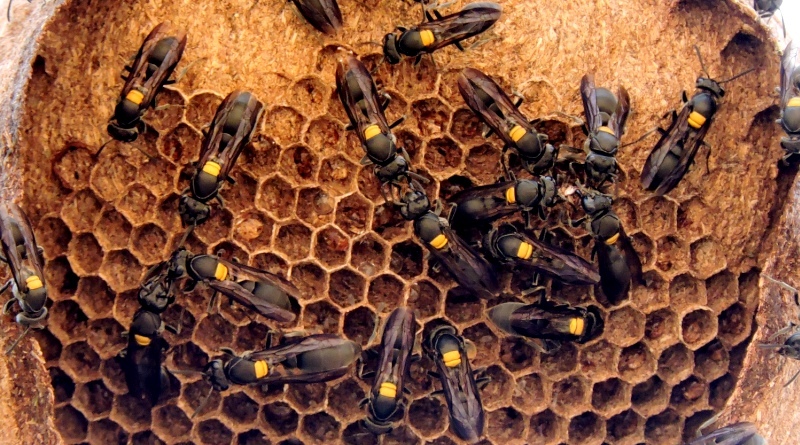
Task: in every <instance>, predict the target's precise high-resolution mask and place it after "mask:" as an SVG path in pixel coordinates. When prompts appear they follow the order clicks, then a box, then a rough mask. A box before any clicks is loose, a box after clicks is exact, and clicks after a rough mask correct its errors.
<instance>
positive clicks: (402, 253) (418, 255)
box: [389, 240, 423, 280]
mask: <svg viewBox="0 0 800 445" xmlns="http://www.w3.org/2000/svg"><path fill="white" fill-rule="evenodd" d="M422 258H423V254H422V247H421V246H420V245H419V244H417V243H415V242H413V241H411V240H409V241H404V242H402V243H399V244H395V245H393V246H392V254H391V256H390V257H389V268H390V269H391V270H392V271H394V272H395V273H396V274H398V275H400V277H402V278H403V279H405V280H410V279H412V278H414V277H416V276H418V275H419V274H421V273H422Z"/></svg>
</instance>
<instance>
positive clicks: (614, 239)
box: [606, 232, 619, 246]
mask: <svg viewBox="0 0 800 445" xmlns="http://www.w3.org/2000/svg"><path fill="white" fill-rule="evenodd" d="M617 241H619V232H617V234H616V235H614V236H612V237H611V238H609V239H607V240H606V244H607V245H609V246H613V245H614V244H616V243H617Z"/></svg>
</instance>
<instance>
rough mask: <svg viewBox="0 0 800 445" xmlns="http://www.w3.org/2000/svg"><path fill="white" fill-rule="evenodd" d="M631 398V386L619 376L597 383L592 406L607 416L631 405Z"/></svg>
mask: <svg viewBox="0 0 800 445" xmlns="http://www.w3.org/2000/svg"><path fill="white" fill-rule="evenodd" d="M630 399H631V386H630V385H629V384H627V383H625V382H623V381H622V380H620V379H617V378H612V379H608V380H606V381H603V382H599V383H595V384H594V387H593V388H592V408H594V409H595V411H596V412H598V413H599V414H602V415H603V416H605V417H609V416H612V415H614V414H617V413H619V412H621V411H622V410H624V409H625V408H627V407H628V406H630Z"/></svg>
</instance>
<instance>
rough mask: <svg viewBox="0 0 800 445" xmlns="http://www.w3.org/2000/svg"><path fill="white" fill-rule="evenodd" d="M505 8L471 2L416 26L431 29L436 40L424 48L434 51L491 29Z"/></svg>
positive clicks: (493, 4)
mask: <svg viewBox="0 0 800 445" xmlns="http://www.w3.org/2000/svg"><path fill="white" fill-rule="evenodd" d="M502 10H503V8H501V7H500V5H498V4H497V3H492V2H478V3H470V4H468V5H467V6H465V7H464V8H463V9H462V10H461V11H459V12H457V13H455V14H450V15H446V16H444V17H442V18H441V19H438V20H433V21H430V22H424V23H421V24H419V25H418V26H416V28H415V29H416V30H418V31H425V30H427V31H431V32H432V33H433V36H434V39H435V40H434V42H433V43H432V44H431V45H430V46H428V47H426V48H425V49H424V51H425V52H427V53H432V52H434V51H436V50H437V49H439V48H443V47H445V46H447V45H452V44H454V43H457V42H460V41H462V40H465V39H468V38H470V37H473V36H476V35H478V34H480V33H482V32H484V31H486V30H487V29H489V28H490V27H491V26H492V25H494V23H495V22H496V21H497V20H498V19H499V18H500V13H501V12H502Z"/></svg>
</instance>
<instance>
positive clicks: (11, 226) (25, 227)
mask: <svg viewBox="0 0 800 445" xmlns="http://www.w3.org/2000/svg"><path fill="white" fill-rule="evenodd" d="M0 220H1V222H0V224H2V237H1V239H2V244H3V252H4V253H5V256H6V259H7V260H8V265H9V268H10V269H11V275H12V276H13V277H14V281H15V282H16V283H17V286H20V287H21V288H27V285H26V283H25V280H24V278H23V277H21V276H20V272H21V271H22V270H23V269H25V268H27V269H28V270H29V271H31V272H33V273H35V274H36V276H38V277H39V279H40V280H41V281H42V284H45V279H44V261H43V259H42V256H41V254H40V253H39V247H38V245H37V244H36V237H35V235H34V233H33V228H32V226H31V221H30V219H28V215H26V214H25V212H23V211H22V209H21V208H20V207H19V206H18V205H17V204H15V203H13V202H8V203H5V204H4V205H2V206H1V207H0ZM19 247H22V252H21V251H20V250H19Z"/></svg>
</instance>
